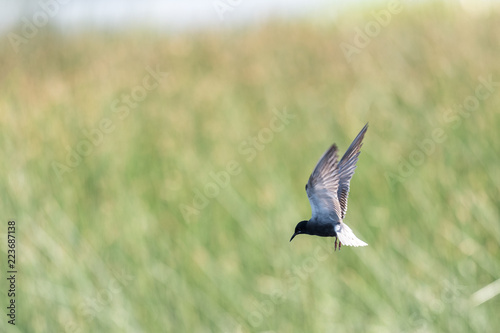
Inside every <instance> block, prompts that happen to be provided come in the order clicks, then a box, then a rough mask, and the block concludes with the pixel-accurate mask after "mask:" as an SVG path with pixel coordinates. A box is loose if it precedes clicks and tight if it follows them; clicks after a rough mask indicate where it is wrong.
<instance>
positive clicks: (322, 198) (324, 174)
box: [290, 124, 368, 249]
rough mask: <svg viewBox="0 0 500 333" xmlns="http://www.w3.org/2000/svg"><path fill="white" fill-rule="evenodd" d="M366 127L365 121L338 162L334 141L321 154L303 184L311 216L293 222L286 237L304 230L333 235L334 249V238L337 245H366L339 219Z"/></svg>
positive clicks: (308, 232) (304, 232)
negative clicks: (293, 228)
mask: <svg viewBox="0 0 500 333" xmlns="http://www.w3.org/2000/svg"><path fill="white" fill-rule="evenodd" d="M367 129H368V124H366V125H365V127H363V129H362V130H361V132H360V133H359V134H358V136H357V137H356V138H355V139H354V141H353V142H352V143H351V145H350V146H349V148H348V149H347V151H346V153H345V154H344V156H343V157H342V159H341V160H340V162H337V146H336V145H335V144H333V145H332V146H331V147H330V148H329V149H328V150H327V151H326V152H325V153H324V154H323V156H321V158H320V159H319V162H318V164H317V165H316V167H315V168H314V171H313V172H312V174H311V176H310V177H309V181H308V182H307V184H306V192H307V197H308V198H309V202H310V204H311V210H312V217H311V219H310V220H309V221H302V222H299V223H298V224H297V226H296V227H295V233H294V234H293V236H292V238H291V239H290V241H292V239H293V238H294V237H295V236H296V235H298V234H308V235H315V236H322V237H336V239H335V249H336V248H337V240H338V241H339V249H340V246H341V245H342V244H343V245H348V246H366V245H368V244H366V243H365V242H363V241H362V240H360V239H358V238H357V237H356V236H355V235H354V233H353V232H352V230H351V228H349V227H348V226H347V225H346V224H345V223H344V222H343V220H344V217H345V214H346V212H347V197H348V195H349V182H350V181H351V178H352V175H353V174H354V170H355V169H356V162H357V161H358V156H359V154H360V149H361V146H362V145H363V144H362V141H363V137H364V136H365V133H366V130H367Z"/></svg>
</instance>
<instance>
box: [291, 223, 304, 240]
mask: <svg viewBox="0 0 500 333" xmlns="http://www.w3.org/2000/svg"><path fill="white" fill-rule="evenodd" d="M307 222H308V221H301V222H299V223H297V226H296V227H295V232H294V233H293V235H292V238H290V242H291V241H292V239H293V238H294V237H295V236H297V235H298V234H303V233H306V231H307Z"/></svg>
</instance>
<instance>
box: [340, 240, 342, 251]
mask: <svg viewBox="0 0 500 333" xmlns="http://www.w3.org/2000/svg"><path fill="white" fill-rule="evenodd" d="M341 246H342V242H339V251H340V247H341Z"/></svg>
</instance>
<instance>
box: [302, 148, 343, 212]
mask: <svg viewBox="0 0 500 333" xmlns="http://www.w3.org/2000/svg"><path fill="white" fill-rule="evenodd" d="M337 159H338V157H337V146H336V145H335V144H333V145H332V146H331V147H330V148H329V149H328V150H327V151H326V152H325V153H324V154H323V156H321V158H320V159H319V162H318V164H316V167H315V168H314V171H313V172H312V173H311V176H310V177H309V181H308V182H307V185H306V192H307V197H308V198H309V202H310V204H311V210H312V218H311V219H312V220H323V219H324V220H331V219H334V220H335V221H338V220H339V218H338V217H339V216H340V212H341V210H340V204H339V201H338V198H337V191H338V187H339V174H338V163H337Z"/></svg>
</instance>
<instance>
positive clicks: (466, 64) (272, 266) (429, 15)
mask: <svg viewBox="0 0 500 333" xmlns="http://www.w3.org/2000/svg"><path fill="white" fill-rule="evenodd" d="M384 8H385V7H380V8H368V9H363V10H359V11H355V12H351V13H349V14H347V15H345V16H342V17H340V18H339V19H338V20H337V21H331V20H326V19H315V20H312V19H311V20H297V21H278V22H273V23H268V24H264V25H259V26H248V27H238V28H235V29H233V30H213V31H210V30H208V31H203V32H183V33H180V34H158V33H154V32H151V31H147V30H141V29H138V30H131V31H125V32H99V31H88V32H85V33H68V34H63V33H61V32H57V31H56V30H54V29H52V28H50V27H45V28H43V29H40V31H39V32H38V33H37V34H36V35H35V36H34V37H33V38H30V39H27V40H26V42H25V43H22V44H20V45H18V50H17V52H15V49H14V48H13V45H12V43H11V41H9V39H8V38H7V37H6V36H3V38H2V39H1V41H0V72H1V73H2V79H1V80H0V87H1V89H0V109H1V114H0V153H1V156H2V161H1V163H0V172H1V174H2V175H3V177H1V178H0V193H1V196H0V198H1V201H0V207H1V213H2V216H1V219H2V220H3V222H2V228H1V230H0V237H1V238H0V244H1V252H0V255H1V256H2V259H1V260H0V263H1V265H2V267H1V268H0V271H1V272H2V274H1V276H2V277H5V275H4V274H5V272H6V271H7V270H8V268H7V260H6V258H7V249H8V248H7V221H9V220H15V221H16V234H15V235H16V242H17V243H16V246H17V248H16V249H17V252H16V268H17V270H18V273H17V275H16V306H17V307H16V325H15V326H12V325H10V324H8V322H7V321H8V320H9V318H8V317H7V316H6V313H7V312H8V310H7V309H6V307H7V306H8V305H9V303H8V302H9V299H10V298H9V297H8V295H7V291H8V289H9V285H8V283H7V282H8V281H7V280H6V279H5V278H2V282H0V288H1V290H0V295H1V297H0V299H1V306H2V308H3V309H4V311H2V320H1V321H0V331H6V332H82V333H83V332H200V333H201V332H346V333H347V332H496V331H497V330H498V328H499V327H500V317H499V316H498V314H499V312H500V296H496V297H495V295H496V294H498V293H499V292H500V290H499V289H500V286H499V283H500V282H499V279H500V248H499V243H500V199H499V197H500V195H499V188H500V172H499V169H498V168H499V166H500V148H499V143H500V131H499V130H500V112H499V108H500V58H499V57H500V49H499V45H500V12H498V11H497V12H483V13H475V14H474V15H472V14H469V13H466V12H464V11H463V10H462V9H460V8H455V7H443V6H440V5H434V6H415V5H412V6H410V5H404V6H403V7H402V10H401V12H399V13H396V14H394V15H392V16H391V18H390V22H386V23H387V24H385V26H384V25H381V24H378V23H376V24H375V23H370V22H376V21H375V16H374V15H373V14H372V13H371V11H372V10H376V11H380V10H384ZM377 24H378V25H377ZM377 27H378V29H377ZM364 29H372V30H368V31H369V32H370V34H371V35H372V36H368V35H364V34H365V33H364V32H363V31H365V30H364ZM13 32H15V33H17V34H21V33H22V31H21V27H19V28H18V29H17V30H13ZM360 32H361V33H360ZM358 35H359V36H358ZM363 35H364V36H363ZM356 36H357V37H356ZM367 37H368V38H367ZM347 45H349V46H347ZM346 47H347V49H348V50H350V51H349V52H350V53H348V54H350V56H346V52H345V50H346ZM353 48H354V49H353ZM367 122H369V124H370V127H369V130H368V132H367V135H366V137H365V140H364V142H365V144H364V146H363V149H362V153H361V155H360V159H359V162H358V168H357V170H356V174H355V175H354V177H353V179H352V182H351V194H350V197H349V210H348V213H347V217H346V222H347V223H348V224H349V225H350V226H351V228H352V229H353V230H354V231H355V233H356V235H357V236H358V237H359V238H360V239H362V240H364V241H366V242H367V243H368V244H369V246H368V247H365V248H349V247H342V250H341V251H340V252H338V251H337V252H333V243H334V240H333V239H332V238H320V237H310V236H298V237H296V238H295V239H294V241H293V242H292V243H289V239H290V236H291V235H292V233H293V230H294V227H295V225H296V223H297V222H299V221H301V220H305V219H308V218H309V217H310V214H311V212H310V207H309V202H308V200H307V196H306V193H305V191H304V185H305V183H306V181H307V179H308V177H309V174H310V172H311V171H312V169H313V167H314V165H315V164H316V162H317V160H318V158H319V157H320V156H321V154H322V153H323V152H324V151H325V150H326V149H327V148H328V147H329V145H330V144H332V143H333V142H335V143H337V145H338V146H339V149H340V152H341V153H343V152H344V151H345V150H346V149H347V147H348V146H349V144H350V143H351V141H352V140H353V139H354V137H355V136H356V134H357V133H358V132H359V130H361V128H362V127H363V126H364V124H365V123H367ZM495 281H496V282H495ZM486 286H489V288H487V289H483V290H482V291H481V292H479V293H476V292H478V291H479V290H481V289H482V288H484V287H486Z"/></svg>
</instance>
